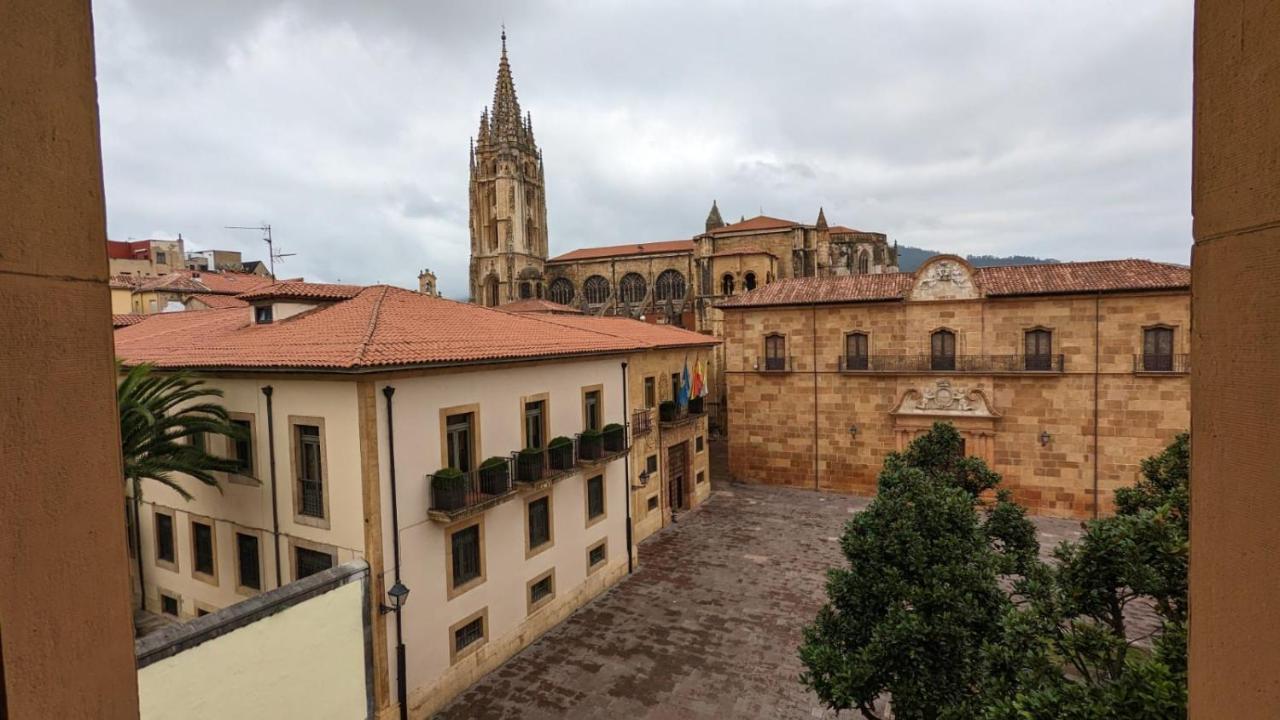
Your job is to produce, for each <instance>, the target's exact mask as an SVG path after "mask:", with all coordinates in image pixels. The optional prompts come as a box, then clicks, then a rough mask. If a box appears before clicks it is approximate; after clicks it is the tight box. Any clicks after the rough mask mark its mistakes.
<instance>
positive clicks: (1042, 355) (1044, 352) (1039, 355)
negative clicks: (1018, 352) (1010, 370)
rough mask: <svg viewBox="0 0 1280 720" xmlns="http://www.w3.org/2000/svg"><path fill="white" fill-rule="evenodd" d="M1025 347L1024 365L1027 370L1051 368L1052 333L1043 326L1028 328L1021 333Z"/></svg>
mask: <svg viewBox="0 0 1280 720" xmlns="http://www.w3.org/2000/svg"><path fill="white" fill-rule="evenodd" d="M1023 346H1024V348H1025V352H1026V355H1025V359H1024V367H1025V369H1027V370H1052V369H1053V333H1052V332H1050V331H1048V330H1045V329H1044V328H1036V329H1034V330H1028V331H1027V332H1026V333H1024V334H1023Z"/></svg>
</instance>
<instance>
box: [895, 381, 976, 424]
mask: <svg viewBox="0 0 1280 720" xmlns="http://www.w3.org/2000/svg"><path fill="white" fill-rule="evenodd" d="M889 414H890V415H896V416H904V415H915V416H927V417H971V418H991V419H994V418H998V417H1000V413H999V412H998V411H996V410H995V408H993V407H992V406H991V401H990V400H989V399H988V398H987V395H986V393H984V392H982V390H980V389H977V388H974V389H969V388H967V387H964V386H958V385H952V384H951V381H950V380H947V379H942V380H937V381H935V382H934V383H933V384H932V385H929V386H926V387H924V388H921V389H918V390H917V389H915V388H912V389H910V390H908V391H906V392H905V393H903V394H902V398H901V399H900V400H898V405H897V407H895V408H894V409H893V410H892V411H890V413H889Z"/></svg>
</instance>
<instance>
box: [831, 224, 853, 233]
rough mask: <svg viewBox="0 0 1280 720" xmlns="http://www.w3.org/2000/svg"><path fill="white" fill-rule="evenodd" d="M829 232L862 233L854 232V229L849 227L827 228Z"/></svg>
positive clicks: (833, 226) (835, 226)
mask: <svg viewBox="0 0 1280 720" xmlns="http://www.w3.org/2000/svg"><path fill="white" fill-rule="evenodd" d="M827 230H829V231H831V232H833V233H861V232H862V231H861V230H854V229H853V228H851V227H847V226H844V225H832V226H831V227H829V228H827Z"/></svg>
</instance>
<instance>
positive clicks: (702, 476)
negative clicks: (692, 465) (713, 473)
mask: <svg viewBox="0 0 1280 720" xmlns="http://www.w3.org/2000/svg"><path fill="white" fill-rule="evenodd" d="M706 479H707V474H706V473H704V472H702V471H701V470H699V471H698V477H697V478H696V480H695V482H696V483H697V484H698V485H701V484H702V483H703V482H705V481H706Z"/></svg>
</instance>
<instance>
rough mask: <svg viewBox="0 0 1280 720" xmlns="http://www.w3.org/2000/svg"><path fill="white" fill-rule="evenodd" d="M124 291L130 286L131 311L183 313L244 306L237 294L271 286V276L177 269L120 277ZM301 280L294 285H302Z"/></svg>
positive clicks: (118, 277)
mask: <svg viewBox="0 0 1280 720" xmlns="http://www.w3.org/2000/svg"><path fill="white" fill-rule="evenodd" d="M113 281H114V282H116V283H118V284H119V286H120V287H121V289H123V288H124V287H126V286H127V287H129V288H130V290H129V298H130V305H131V309H130V310H125V311H123V312H133V313H135V314H141V315H150V314H153V313H160V312H174V311H181V310H193V309H208V308H224V307H244V306H245V304H244V303H243V302H242V301H240V300H237V299H236V298H235V296H236V295H239V294H241V293H245V292H249V291H251V290H257V289H260V288H264V287H268V286H270V285H271V284H272V283H273V282H274V281H273V280H272V279H271V278H270V277H266V276H262V275H255V274H252V273H241V272H205V271H201V270H174V271H173V272H169V273H166V274H164V275H160V276H158V277H151V278H137V277H130V276H116V277H115V278H113ZM300 281H301V278H298V279H297V280H294V281H291V282H300ZM112 292H113V295H112V307H113V308H116V307H118V305H116V302H117V300H116V296H115V295H114V293H115V292H116V285H113V286H112Z"/></svg>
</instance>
